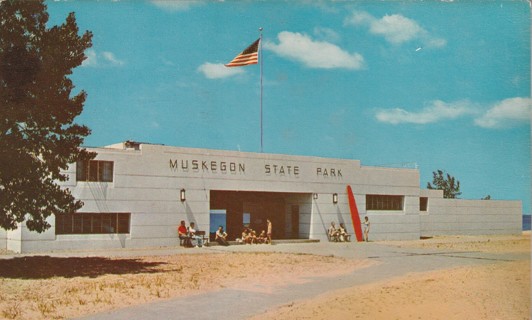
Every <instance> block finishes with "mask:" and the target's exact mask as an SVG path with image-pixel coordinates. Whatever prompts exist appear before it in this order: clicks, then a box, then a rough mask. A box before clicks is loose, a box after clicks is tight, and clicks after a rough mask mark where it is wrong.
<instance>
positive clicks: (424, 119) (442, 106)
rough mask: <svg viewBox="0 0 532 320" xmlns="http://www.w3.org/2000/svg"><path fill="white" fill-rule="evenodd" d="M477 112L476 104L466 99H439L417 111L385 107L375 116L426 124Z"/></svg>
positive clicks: (395, 122) (385, 120) (395, 121)
mask: <svg viewBox="0 0 532 320" xmlns="http://www.w3.org/2000/svg"><path fill="white" fill-rule="evenodd" d="M477 112H478V111H477V106H475V105H473V104H472V103H470V102H468V101H457V102H452V103H446V102H444V101H441V100H435V101H432V102H430V103H429V104H428V105H427V106H426V107H424V108H423V109H422V110H421V111H419V112H410V111H407V110H404V109H401V108H394V109H385V110H380V111H378V112H377V114H376V115H375V117H376V118H377V120H378V121H380V122H385V123H391V124H400V123H414V124H427V123H434V122H438V121H442V120H448V119H456V118H458V117H461V116H464V115H468V114H475V113H477Z"/></svg>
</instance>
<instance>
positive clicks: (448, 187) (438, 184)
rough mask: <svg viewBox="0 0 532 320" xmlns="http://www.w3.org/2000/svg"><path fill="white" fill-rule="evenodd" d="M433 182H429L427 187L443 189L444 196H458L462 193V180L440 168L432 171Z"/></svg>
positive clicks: (452, 197) (451, 197)
mask: <svg viewBox="0 0 532 320" xmlns="http://www.w3.org/2000/svg"><path fill="white" fill-rule="evenodd" d="M432 175H433V178H432V184H430V182H427V189H437V190H443V197H444V198H448V199H449V198H450V199H454V198H458V196H459V195H461V194H462V193H461V192H460V181H458V180H456V179H455V178H454V177H453V176H451V175H450V174H448V173H446V172H444V171H442V170H438V171H434V172H432Z"/></svg>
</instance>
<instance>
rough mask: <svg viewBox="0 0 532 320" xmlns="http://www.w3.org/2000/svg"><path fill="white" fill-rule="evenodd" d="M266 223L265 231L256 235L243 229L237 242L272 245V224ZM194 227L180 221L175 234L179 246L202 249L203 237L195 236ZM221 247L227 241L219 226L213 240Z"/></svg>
mask: <svg viewBox="0 0 532 320" xmlns="http://www.w3.org/2000/svg"><path fill="white" fill-rule="evenodd" d="M266 221H267V230H268V231H264V230H262V232H261V233H260V234H259V235H257V233H256V232H255V231H254V230H252V229H251V228H245V229H244V231H242V238H238V239H237V242H241V243H248V244H252V243H269V244H272V223H271V221H270V220H269V219H268V220H266ZM197 232H198V231H197V230H196V226H195V223H194V222H191V223H190V226H188V227H187V226H186V223H185V221H184V220H181V223H180V225H179V227H177V233H178V235H179V239H180V240H181V244H182V245H183V246H184V247H196V248H202V247H203V246H204V242H203V237H202V236H199V235H198V234H197ZM214 240H215V241H216V242H218V243H219V244H220V245H222V246H228V245H229V242H228V241H227V232H225V231H224V227H223V226H219V227H218V230H216V233H215V239H214Z"/></svg>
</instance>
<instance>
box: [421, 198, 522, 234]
mask: <svg viewBox="0 0 532 320" xmlns="http://www.w3.org/2000/svg"><path fill="white" fill-rule="evenodd" d="M521 216H522V204H521V201H501V200H463V199H442V198H429V203H428V211H427V212H426V213H422V214H421V215H420V222H421V236H426V237H431V236H438V235H481V234H482V235H491V234H521V232H522V223H523V221H522V218H521Z"/></svg>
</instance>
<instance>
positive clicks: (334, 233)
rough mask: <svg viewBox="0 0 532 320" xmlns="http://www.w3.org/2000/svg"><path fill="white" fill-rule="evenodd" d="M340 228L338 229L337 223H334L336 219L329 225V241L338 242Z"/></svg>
mask: <svg viewBox="0 0 532 320" xmlns="http://www.w3.org/2000/svg"><path fill="white" fill-rule="evenodd" d="M339 235H340V234H339V233H338V230H336V225H335V224H334V221H332V222H331V226H330V227H329V231H328V232H327V236H328V237H329V241H334V242H338V240H339V239H338V237H339Z"/></svg>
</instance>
